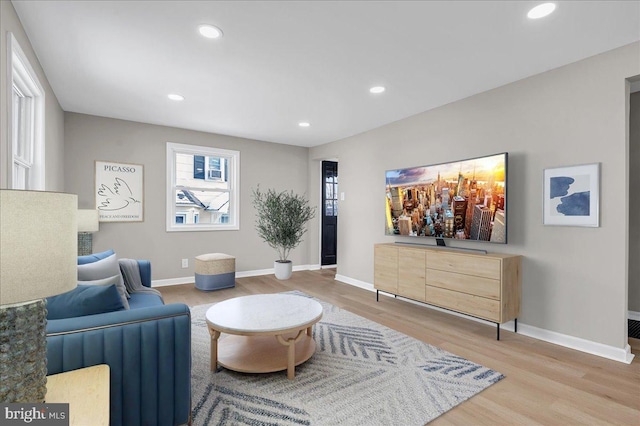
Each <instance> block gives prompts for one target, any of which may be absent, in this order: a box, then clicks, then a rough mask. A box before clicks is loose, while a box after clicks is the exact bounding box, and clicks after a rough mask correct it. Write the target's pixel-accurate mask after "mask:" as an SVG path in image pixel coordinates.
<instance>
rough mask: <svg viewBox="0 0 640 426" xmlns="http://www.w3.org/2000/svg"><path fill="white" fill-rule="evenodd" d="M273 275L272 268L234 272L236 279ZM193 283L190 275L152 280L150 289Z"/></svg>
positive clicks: (310, 268) (302, 267)
mask: <svg viewBox="0 0 640 426" xmlns="http://www.w3.org/2000/svg"><path fill="white" fill-rule="evenodd" d="M318 269H320V265H297V266H294V267H293V270H294V271H313V270H318ZM274 273H275V271H274V270H273V268H269V269H255V270H253V271H239V272H236V278H246V277H257V276H260V275H272V274H274ZM194 282H195V277H194V276H193V275H192V276H190V277H182V278H168V279H164V280H153V281H151V287H164V286H168V285H179V284H191V283H194Z"/></svg>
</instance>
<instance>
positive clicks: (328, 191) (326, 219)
mask: <svg viewBox="0 0 640 426" xmlns="http://www.w3.org/2000/svg"><path fill="white" fill-rule="evenodd" d="M337 238H338V163H336V162H335V161H323V162H322V253H321V256H320V258H321V261H320V263H321V264H322V265H335V264H336V263H337V261H338V258H337V243H338V241H337Z"/></svg>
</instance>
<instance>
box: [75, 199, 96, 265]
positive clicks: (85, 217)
mask: <svg viewBox="0 0 640 426" xmlns="http://www.w3.org/2000/svg"><path fill="white" fill-rule="evenodd" d="M99 219H100V218H99V212H98V210H84V209H80V210H78V256H84V255H86V254H91V253H92V252H93V235H92V233H93V232H98V229H99V228H100V222H99Z"/></svg>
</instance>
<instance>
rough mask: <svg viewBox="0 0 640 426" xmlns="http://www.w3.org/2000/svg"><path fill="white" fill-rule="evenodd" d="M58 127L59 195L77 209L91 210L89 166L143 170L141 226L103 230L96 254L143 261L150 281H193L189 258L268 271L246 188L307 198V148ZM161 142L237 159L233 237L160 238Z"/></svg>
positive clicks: (297, 258)
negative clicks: (184, 263)
mask: <svg viewBox="0 0 640 426" xmlns="http://www.w3.org/2000/svg"><path fill="white" fill-rule="evenodd" d="M64 127H65V139H66V140H65V148H66V150H67V153H68V155H67V156H66V158H65V174H64V176H65V189H66V190H67V191H69V192H73V193H77V194H78V203H79V205H80V208H94V203H95V199H94V193H93V185H94V179H93V176H94V161H95V160H103V161H115V162H123V163H134V164H142V165H144V222H133V223H101V224H100V231H99V232H97V233H96V234H94V251H101V250H106V249H109V248H112V249H114V250H115V251H116V252H117V254H118V257H130V258H144V259H149V260H151V261H152V268H153V278H154V279H167V278H179V277H186V276H190V275H191V276H193V273H194V271H193V257H194V256H197V255H199V254H203V253H213V252H223V253H227V254H230V255H233V256H236V270H237V271H250V270H257V269H267V268H273V261H274V260H275V259H276V258H277V256H276V253H275V251H273V250H272V249H271V248H270V247H269V246H268V245H267V244H266V243H264V242H262V240H260V239H259V237H258V236H257V235H256V234H255V230H254V221H255V212H254V209H253V206H252V204H251V196H250V194H251V188H255V187H256V186H257V185H258V184H260V187H261V188H263V189H266V188H275V189H277V190H285V189H287V190H289V189H292V190H294V191H295V192H298V193H304V192H306V190H307V186H308V184H307V151H308V149H307V148H302V147H294V146H288V145H280V144H273V143H266V142H258V141H253V140H249V139H241V138H234V137H230V136H222V135H215V134H210V133H202V132H196V131H190V130H183V129H177V128H172V127H164V126H156V125H151V124H142V123H136V122H131V121H123V120H116V119H111V118H103V117H96V116H90V115H84V114H75V113H65V121H64ZM167 142H176V143H184V144H192V145H201V146H213V147H217V148H223V149H233V150H238V151H240V230H239V231H208V232H166V231H165V211H166V206H165V199H166V195H165V191H166V190H165V188H166V143H167ZM307 253H308V248H307V243H306V242H303V243H302V244H301V245H300V246H299V247H298V249H296V250H294V251H293V252H292V253H291V257H290V259H291V260H292V261H293V262H294V266H295V265H304V264H307V262H308V257H307ZM183 258H188V259H189V268H188V269H182V268H181V259H183Z"/></svg>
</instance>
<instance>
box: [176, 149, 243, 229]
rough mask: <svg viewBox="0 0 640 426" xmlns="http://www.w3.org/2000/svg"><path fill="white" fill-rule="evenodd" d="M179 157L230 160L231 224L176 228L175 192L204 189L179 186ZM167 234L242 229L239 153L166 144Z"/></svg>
mask: <svg viewBox="0 0 640 426" xmlns="http://www.w3.org/2000/svg"><path fill="white" fill-rule="evenodd" d="M176 154H189V155H204V156H210V157H211V156H213V157H226V158H228V164H227V166H228V171H227V172H228V177H229V180H228V184H229V191H228V192H229V222H228V223H201V222H199V223H189V224H176V223H175V217H176V195H175V194H176V190H177V189H179V188H184V189H195V190H198V189H202V188H198V187H197V186H194V187H188V188H187V187H183V186H181V187H178V186H176V184H175V182H176V161H175V160H176ZM166 186H167V210H166V211H167V221H166V226H167V228H166V229H167V232H190V231H237V230H239V229H240V196H239V188H240V152H239V151H232V150H228V149H221V148H213V147H207V146H198V145H187V144H180V143H173V142H167V184H166Z"/></svg>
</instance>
